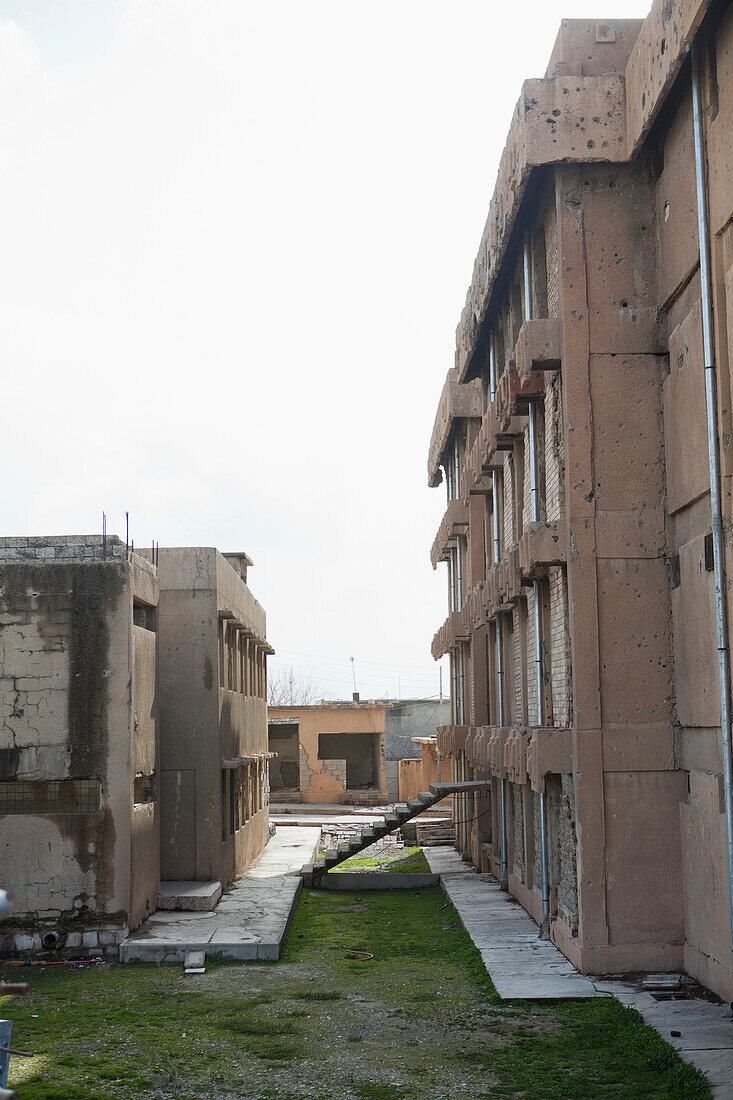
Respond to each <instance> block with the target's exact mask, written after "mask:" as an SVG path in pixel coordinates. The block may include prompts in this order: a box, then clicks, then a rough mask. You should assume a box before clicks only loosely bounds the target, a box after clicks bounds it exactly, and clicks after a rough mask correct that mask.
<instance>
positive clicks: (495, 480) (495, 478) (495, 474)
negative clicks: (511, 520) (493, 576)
mask: <svg viewBox="0 0 733 1100" xmlns="http://www.w3.org/2000/svg"><path fill="white" fill-rule="evenodd" d="M491 486H492V494H493V496H492V504H493V509H492V518H493V525H494V565H498V564H499V558H500V556H501V545H500V538H499V471H498V470H492V471H491Z"/></svg>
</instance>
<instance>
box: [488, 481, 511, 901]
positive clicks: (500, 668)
mask: <svg viewBox="0 0 733 1100" xmlns="http://www.w3.org/2000/svg"><path fill="white" fill-rule="evenodd" d="M491 480H492V489H493V502H494V564H495V565H498V564H499V559H500V557H501V544H500V537H499V473H498V471H497V470H492V472H491ZM496 722H497V725H498V726H499V728H501V727H502V726H503V725H504V662H503V656H502V646H501V615H497V616H496ZM499 814H500V818H501V878H500V879H499V885H500V887H501V889H502V890H508V889H509V875H508V864H507V835H506V779H500V780H499Z"/></svg>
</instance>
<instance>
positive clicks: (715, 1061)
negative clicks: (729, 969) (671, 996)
mask: <svg viewBox="0 0 733 1100" xmlns="http://www.w3.org/2000/svg"><path fill="white" fill-rule="evenodd" d="M594 985H595V987H596V989H597V990H598V991H599V993H605V994H606V996H613V997H616V999H617V1000H619V1001H620V1002H621V1004H623V1005H626V1006H627V1007H628V1008H635V1009H636V1010H637V1012H640V1013H641V1015H642V1016H643V1017H644V1023H646V1024H649V1026H650V1027H653V1028H654V1029H655V1030H656V1031H658V1032H659V1034H660V1035H661V1036H662V1038H663V1039H665V1040H666V1041H667V1042H668V1043H670V1044H671V1045H672V1046H673V1047H674V1048H675V1050H677V1051H678V1053H679V1055H680V1058H682V1059H683V1060H684V1061H685V1062H690V1063H691V1064H692V1065H693V1066H696V1067H697V1069H699V1070H700V1071H701V1072H702V1073H704V1074H705V1076H706V1077H707V1079H708V1083H709V1085H710V1089H711V1091H712V1094H713V1096H715V1097H719V1098H720V1100H722V1098H723V1097H726V1098H728V1100H730V1097H733V1019H731V1013H730V1009H729V1007H728V1006H727V1005H723V1004H711V1003H710V1002H709V1001H703V1000H700V999H699V998H695V999H691V1000H686V999H681V1000H676V1001H671V1000H662V1001H657V1000H656V999H655V998H654V997H653V996H652V994H651V993H646V992H643V991H639V990H638V989H635V988H634V986H632V985H627V984H626V983H624V982H621V981H606V980H604V979H601V978H598V979H596V980H595V982H594Z"/></svg>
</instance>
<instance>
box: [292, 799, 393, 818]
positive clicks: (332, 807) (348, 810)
mask: <svg viewBox="0 0 733 1100" xmlns="http://www.w3.org/2000/svg"><path fill="white" fill-rule="evenodd" d="M388 808H389V806H388V803H385V804H384V806H352V805H351V804H350V803H348V802H271V803H270V811H271V812H270V818H271V819H272V818H273V817H277V816H278V815H280V814H285V813H286V811H288V813H287V814H286V816H287V817H289V816H290V812H292V813H295V814H301V815H303V814H305V815H307V816H309V817H312V816H313V814H316V815H317V816H320V815H322V814H336V815H337V816H339V815H341V816H342V815H344V814H349V815H353V816H355V817H364V816H365V815H366V816H367V817H370V816H374V814H375V811H376V812H377V813H379V811H380V810H381V815H382V817H384V811H385V810H387V809H388Z"/></svg>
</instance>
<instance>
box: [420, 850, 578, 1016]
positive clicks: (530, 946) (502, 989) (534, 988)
mask: <svg viewBox="0 0 733 1100" xmlns="http://www.w3.org/2000/svg"><path fill="white" fill-rule="evenodd" d="M424 851H425V857H426V859H427V861H428V863H429V864H430V870H431V871H434V872H437V873H438V874H439V875H440V884H441V886H442V887H443V891H444V893H445V895H446V897H447V898H448V899H449V900H450V901H451V902H452V903H453V905H454V906H455V908H456V909H457V911H458V915H459V917H460V918H461V924H462V925H463V927H464V928H465V929H466V931H467V932H468V934H469V936H470V937H471V939H472V940H473V942H474V943H475V944H476V947H477V948H478V949H479V951H480V952H481V958H482V959H483V961H484V965H485V966H486V969H487V970H488V972H489V974H490V976H491V980H492V982H493V983H494V988H495V989H496V992H497V993H498V994H499V996H500V997H501V998H502V999H503V1000H508V999H510V998H511V999H513V1000H514V999H516V1000H528V1001H542V1000H553V1001H554V1000H568V999H577V998H584V997H597V996H598V993H597V992H596V989H595V987H594V985H593V983H592V982H591V981H590V979H589V978H586V977H585V976H584V975H583V974H579V973H578V971H577V970H576V969H575V967H574V966H573V964H572V963H571V962H568V960H567V959H566V958H565V956H564V955H563V953H562V952H561V951H558V949H557V948H556V947H555V945H554V943H551V942H550V941H549V940H541V939H540V938H539V935H538V928H537V925H536V924H535V922H534V921H533V920H532V918H531V917H530V916H529V914H528V913H525V911H524V909H522V907H521V905H519V904H518V902H516V901H514V900H513V899H512V898H511V897H510V896H509V895H507V894H506V893H504V892H503V891H502V890H501V889H500V888H499V884H498V882H497V881H496V879H495V878H494V876H493V875H479V874H476V872H475V871H474V870H473V868H472V867H471V865H470V864H468V863H464V861H463V860H462V859H461V857H460V856H459V855H458V853H457V852H456V851H455V849H454V848H450V847H445V848H444V847H436V848H425V849H424Z"/></svg>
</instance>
